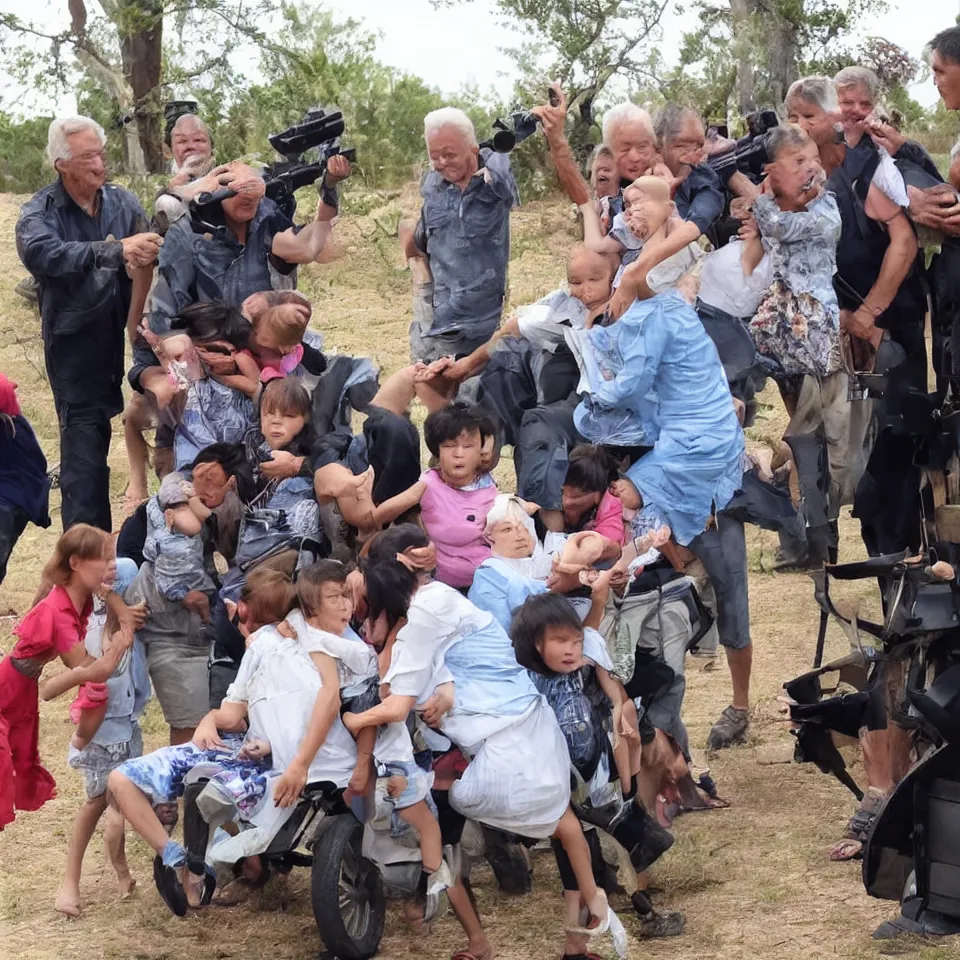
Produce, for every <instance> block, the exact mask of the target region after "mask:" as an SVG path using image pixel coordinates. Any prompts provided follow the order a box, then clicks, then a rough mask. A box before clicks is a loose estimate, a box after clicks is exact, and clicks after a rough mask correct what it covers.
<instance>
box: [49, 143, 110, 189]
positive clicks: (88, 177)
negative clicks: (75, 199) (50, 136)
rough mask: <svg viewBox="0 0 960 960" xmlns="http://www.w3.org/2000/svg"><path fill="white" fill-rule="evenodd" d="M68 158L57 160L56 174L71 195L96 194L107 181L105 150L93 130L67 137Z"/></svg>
mask: <svg viewBox="0 0 960 960" xmlns="http://www.w3.org/2000/svg"><path fill="white" fill-rule="evenodd" d="M67 146H68V148H69V149H70V157H69V159H67V160H58V161H57V162H56V164H55V166H56V169H57V172H58V173H59V174H60V175H61V176H62V177H63V182H64V185H65V186H66V187H67V189H68V190H69V191H70V192H72V193H96V192H97V190H99V189H100V188H101V187H102V186H103V185H104V183H106V180H107V163H106V148H105V147H104V146H103V145H102V144H101V143H100V138H99V137H98V136H97V134H96V133H95V132H94V131H93V130H80V131H79V132H78V133H71V134H70V136H68V137H67Z"/></svg>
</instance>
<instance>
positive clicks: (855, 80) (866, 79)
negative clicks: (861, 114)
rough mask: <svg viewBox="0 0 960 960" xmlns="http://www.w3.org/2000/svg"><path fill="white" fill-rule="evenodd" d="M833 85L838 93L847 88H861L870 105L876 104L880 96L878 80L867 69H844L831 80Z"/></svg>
mask: <svg viewBox="0 0 960 960" xmlns="http://www.w3.org/2000/svg"><path fill="white" fill-rule="evenodd" d="M833 85H834V86H835V87H836V88H837V90H838V91H839V90H846V89H847V88H848V87H863V89H864V90H866V91H867V95H868V96H869V97H870V102H871V103H876V102H877V98H878V97H879V96H880V78H879V77H878V76H877V75H876V74H875V73H874V72H873V71H872V70H871V69H869V68H868V67H844V68H843V69H842V70H841V71H840V72H839V73H838V74H837V75H836V76H835V77H834V78H833Z"/></svg>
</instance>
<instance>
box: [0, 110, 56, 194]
mask: <svg viewBox="0 0 960 960" xmlns="http://www.w3.org/2000/svg"><path fill="white" fill-rule="evenodd" d="M50 120H51V118H50V117H34V118H32V119H30V120H21V121H16V120H14V119H12V118H11V117H10V116H8V115H7V114H6V113H2V112H0V191H4V192H10V193H33V192H34V191H35V190H39V189H40V187H42V186H43V185H44V184H45V183H47V182H48V181H49V180H50V179H51V174H50V170H49V168H45V167H44V162H43V157H44V151H45V150H46V147H47V127H48V126H49V125H50Z"/></svg>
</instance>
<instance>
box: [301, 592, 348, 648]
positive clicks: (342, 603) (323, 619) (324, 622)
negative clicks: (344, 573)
mask: <svg viewBox="0 0 960 960" xmlns="http://www.w3.org/2000/svg"><path fill="white" fill-rule="evenodd" d="M352 616H353V590H352V588H351V587H350V585H349V584H347V583H322V584H321V585H320V603H319V605H318V607H317V611H316V614H315V615H314V616H313V617H311V618H310V619H311V621H313V622H314V624H315V625H316V626H318V627H319V628H320V629H321V630H326V631H327V632H328V633H333V634H335V635H336V636H338V637H339V636H340V635H341V634H342V633H343V631H344V630H346V629H347V627H348V626H349V625H350V618H351V617H352Z"/></svg>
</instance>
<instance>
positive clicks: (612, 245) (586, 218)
mask: <svg viewBox="0 0 960 960" xmlns="http://www.w3.org/2000/svg"><path fill="white" fill-rule="evenodd" d="M579 210H580V213H581V214H582V215H583V245H584V246H585V247H586V248H587V249H588V250H593V251H595V252H596V253H615V254H616V255H617V256H620V254H622V253H623V251H624V250H625V249H626V248H625V247H624V245H623V244H622V243H621V242H620V241H619V240H617V239H616V238H615V237H611V236H609V235H608V236H604V235H603V227H602V226H601V224H600V214H599V213H597V208H596V207H595V206H594V205H593V201H592V200H588V201H587V202H586V203H581V204H580V205H579Z"/></svg>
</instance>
